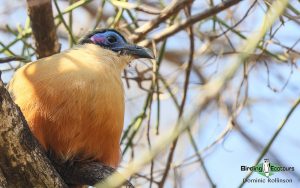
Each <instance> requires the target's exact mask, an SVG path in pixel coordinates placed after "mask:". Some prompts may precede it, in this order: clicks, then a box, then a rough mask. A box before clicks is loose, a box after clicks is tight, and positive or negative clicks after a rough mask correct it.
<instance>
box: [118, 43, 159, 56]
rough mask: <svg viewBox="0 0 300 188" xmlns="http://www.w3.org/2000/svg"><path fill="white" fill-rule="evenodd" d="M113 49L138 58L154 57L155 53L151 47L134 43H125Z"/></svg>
mask: <svg viewBox="0 0 300 188" xmlns="http://www.w3.org/2000/svg"><path fill="white" fill-rule="evenodd" d="M113 50H114V51H115V50H116V51H119V52H121V54H124V55H131V56H133V57H134V58H136V59H138V58H148V59H154V55H153V53H152V51H151V50H150V49H148V48H144V47H141V46H137V45H133V44H125V45H124V46H122V47H121V48H118V49H113Z"/></svg>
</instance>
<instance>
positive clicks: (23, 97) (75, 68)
mask: <svg viewBox="0 0 300 188" xmlns="http://www.w3.org/2000/svg"><path fill="white" fill-rule="evenodd" d="M136 58H153V55H152V53H151V51H150V50H148V49H146V48H143V47H139V46H136V45H133V44H129V43H128V42H127V41H126V40H125V38H124V37H123V36H122V35H121V34H120V33H119V32H117V31H115V30H113V29H103V30H97V31H94V32H92V33H90V34H88V35H86V36H85V37H84V38H83V39H82V40H81V41H80V42H79V44H78V45H77V46H75V47H73V48H72V49H70V50H66V51H64V52H61V53H59V54H55V55H52V56H50V57H46V58H43V59H39V60H37V61H35V62H31V63H29V64H26V65H25V66H23V67H22V68H20V69H18V70H17V71H16V73H15V75H14V77H13V78H12V80H11V82H10V83H9V85H8V90H9V92H10V93H11V95H12V98H13V99H14V101H15V103H16V104H17V105H18V106H19V107H20V108H21V111H22V112H23V114H24V116H25V118H26V120H27V122H28V124H29V127H30V129H31V131H32V133H33V134H34V136H35V137H36V138H37V139H38V141H39V142H40V144H41V145H42V146H43V148H44V149H45V150H46V151H51V152H53V153H54V154H55V155H56V156H58V157H59V158H60V159H61V160H70V159H72V158H76V159H81V160H85V159H89V160H90V159H93V160H95V161H99V162H101V163H102V164H105V165H108V166H111V167H117V166H118V164H119V162H120V143H119V142H120V136H121V133H122V129H123V121H124V90H123V84H122V81H121V73H122V71H123V69H124V68H125V66H126V65H127V64H129V63H130V62H131V61H132V60H134V59H136Z"/></svg>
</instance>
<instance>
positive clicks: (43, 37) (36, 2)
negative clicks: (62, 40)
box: [27, 0, 60, 58]
mask: <svg viewBox="0 0 300 188" xmlns="http://www.w3.org/2000/svg"><path fill="white" fill-rule="evenodd" d="M27 7H28V15H29V17H30V20H31V22H30V23H31V28H32V34H33V36H34V39H35V46H36V53H37V56H38V58H42V57H47V56H50V55H53V54H55V53H58V52H59V51H60V44H59V43H58V40H57V36H56V28H55V24H54V18H53V13H52V5H51V0H27Z"/></svg>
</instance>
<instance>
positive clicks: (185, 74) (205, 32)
mask: <svg viewBox="0 0 300 188" xmlns="http://www.w3.org/2000/svg"><path fill="white" fill-rule="evenodd" d="M37 2H38V1H37ZM222 2H223V1H220V0H202V1H201V0H194V1H192V0H181V1H170V0H144V1H130V0H129V1H116V0H103V1H101V0H69V1H68V0H54V1H52V9H53V14H54V18H55V20H54V21H55V26H56V29H57V37H58V42H59V43H60V45H61V51H63V50H67V49H69V48H71V47H72V46H74V45H76V42H77V41H78V40H79V39H80V37H81V36H83V35H84V34H85V33H87V32H88V31H92V30H93V29H95V28H115V29H118V30H119V31H121V32H122V33H123V34H124V35H125V36H126V38H128V40H130V41H132V42H135V43H140V44H142V45H146V46H148V47H150V48H152V49H153V51H154V53H155V54H156V57H157V58H156V61H155V63H151V62H150V61H148V60H137V61H135V62H133V63H132V64H131V65H130V66H129V67H128V68H127V69H126V71H125V72H124V73H123V78H124V79H123V81H124V88H125V90H126V92H125V93H126V96H125V98H126V117H125V125H124V133H123V137H122V140H121V145H122V153H123V161H122V163H121V167H120V169H122V168H123V167H124V166H126V164H127V163H128V162H130V161H132V160H133V159H135V158H136V157H138V156H139V155H141V153H143V152H144V151H147V150H149V149H150V148H151V147H152V146H153V145H155V144H157V140H159V139H158V138H159V137H162V136H164V134H165V133H168V132H170V131H171V130H172V128H174V126H176V124H177V122H178V121H179V120H181V119H183V118H188V117H189V115H190V114H192V113H193V112H194V110H195V109H197V108H198V107H197V104H198V103H197V101H199V100H200V99H203V98H204V99H207V100H206V104H205V105H203V106H201V109H200V110H199V111H198V112H197V118H196V121H195V122H192V123H191V124H190V125H189V128H187V129H185V130H184V131H182V133H181V134H180V136H179V137H178V140H177V139H176V140H177V141H175V142H174V141H173V143H171V144H168V146H167V147H166V148H164V149H163V150H162V151H160V152H159V154H158V155H157V156H155V158H154V159H153V160H152V162H151V163H148V164H147V165H145V166H144V167H143V168H142V169H141V170H140V171H139V172H137V173H136V174H135V175H134V176H132V179H131V181H132V183H133V184H134V185H136V187H174V188H180V187H187V188H194V187H195V188H196V187H213V186H216V187H238V186H240V185H241V184H242V182H243V178H245V177H246V175H247V174H248V172H245V171H241V166H249V167H250V166H253V165H255V163H256V161H257V160H259V161H258V162H262V161H263V159H265V158H267V159H269V160H270V161H271V163H275V164H278V165H279V166H287V167H289V166H293V167H295V171H292V172H278V173H276V174H275V175H274V176H272V177H278V178H284V179H286V178H288V179H292V181H293V182H292V183H245V184H244V185H242V186H243V187H300V157H299V156H300V136H299V135H300V127H299V126H300V110H299V109H298V108H295V110H294V111H293V112H292V113H291V115H290V116H288V113H290V112H291V110H293V107H296V106H295V105H294V104H295V102H296V101H297V100H298V98H299V97H300V74H299V67H298V66H299V57H300V52H299V50H300V44H299V41H300V32H299V31H300V3H299V1H297V0H290V1H289V3H288V5H287V6H286V8H285V9H284V12H283V13H282V14H281V16H280V17H278V19H276V21H275V22H274V24H273V25H272V27H271V28H270V29H268V31H267V32H266V34H265V35H264V36H263V38H261V40H260V42H259V44H258V45H257V47H256V49H255V51H254V52H253V53H251V54H247V58H246V59H245V60H244V61H243V62H242V63H241V65H240V67H239V68H238V70H237V71H236V72H235V73H234V74H233V76H232V77H230V78H229V79H227V80H226V82H225V83H224V85H223V86H222V87H221V89H220V90H219V91H218V93H217V94H216V95H213V96H211V97H208V98H207V95H208V94H207V93H208V92H209V91H208V90H214V85H211V84H210V87H206V86H207V85H208V84H209V83H211V81H212V80H214V78H216V77H219V76H222V75H224V74H225V71H224V70H226V68H228V67H230V66H231V65H232V63H234V61H236V58H235V57H236V56H238V55H240V54H243V49H242V48H241V47H242V46H243V45H247V44H245V42H246V41H248V42H249V41H251V38H249V37H251V36H253V35H252V34H253V33H255V32H258V31H259V28H260V26H261V25H262V23H263V18H264V16H265V14H266V12H267V11H268V10H269V9H270V7H271V6H272V3H273V2H274V1H272V0H245V1H242V0H240V1H237V0H233V1H232V0H231V1H230V0H229V1H224V2H232V3H231V4H228V5H227V4H226V3H225V7H224V8H223V9H220V10H219V9H216V7H217V8H218V6H222ZM0 3H1V6H0V15H1V16H0V57H1V58H4V57H9V56H18V57H20V58H21V61H10V62H7V63H1V64H0V70H1V72H2V77H1V78H2V80H3V81H4V82H5V83H8V82H9V80H10V78H11V76H12V75H13V74H14V71H15V70H16V69H17V68H19V67H21V66H22V65H24V63H26V62H30V61H34V60H36V59H37V56H36V53H35V50H36V47H35V41H34V38H33V35H32V33H33V32H32V29H31V27H30V19H29V17H28V15H27V4H26V1H25V0H10V1H5V0H0ZM223 5H224V4H223ZM210 10H216V11H211V12H210ZM199 15H200V16H199ZM201 15H204V16H202V17H201ZM180 24H181V25H180ZM166 33H167V34H166ZM216 88H217V86H216ZM293 105H294V106H293ZM284 120H288V121H287V122H284V124H282V122H283V121H284ZM260 159H262V160H260ZM250 178H252V179H253V178H254V179H255V178H264V177H263V176H261V175H259V174H258V173H253V174H252V175H251V177H250Z"/></svg>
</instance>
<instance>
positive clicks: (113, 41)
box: [107, 36, 117, 43]
mask: <svg viewBox="0 0 300 188" xmlns="http://www.w3.org/2000/svg"><path fill="white" fill-rule="evenodd" d="M107 40H108V42H110V43H115V42H117V38H116V37H114V36H108V37H107Z"/></svg>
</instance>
